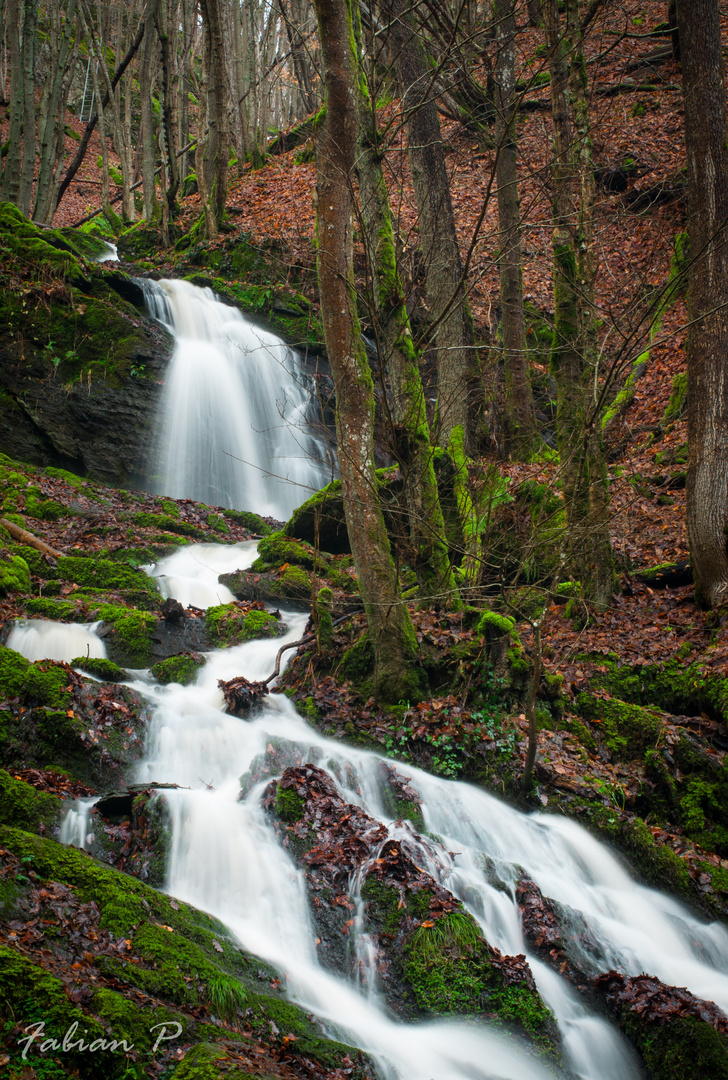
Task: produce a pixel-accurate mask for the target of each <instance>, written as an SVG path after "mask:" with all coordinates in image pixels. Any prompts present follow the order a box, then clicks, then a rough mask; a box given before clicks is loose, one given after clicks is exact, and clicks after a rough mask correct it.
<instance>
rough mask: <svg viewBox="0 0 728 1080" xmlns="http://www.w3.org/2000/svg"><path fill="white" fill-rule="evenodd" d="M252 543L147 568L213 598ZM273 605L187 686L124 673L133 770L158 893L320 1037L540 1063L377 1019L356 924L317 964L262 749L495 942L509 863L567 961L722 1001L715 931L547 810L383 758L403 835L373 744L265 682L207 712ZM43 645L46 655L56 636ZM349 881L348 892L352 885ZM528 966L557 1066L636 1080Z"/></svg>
mask: <svg viewBox="0 0 728 1080" xmlns="http://www.w3.org/2000/svg"><path fill="white" fill-rule="evenodd" d="M254 555H255V546H254V544H252V543H248V544H242V545H237V546H235V547H230V546H226V547H224V546H218V545H209V544H205V545H197V546H193V545H191V546H189V547H187V548H185V549H182V550H180V551H179V552H177V553H176V554H174V555H172V556H170V557H169V558H168V559H165V560H163V561H162V562H161V563H160V564H158V565H157V566H156V567H155V568H154V570H153V573H154V576H155V577H156V578H157V579H158V580H159V582H160V585H161V587H162V591H163V592H164V593H165V594H166V595H172V596H176V597H177V598H179V599H181V600H182V601H183V602H186V601H188V600H189V598H190V597H194V602H195V603H196V604H199V605H200V606H206V605H209V604H215V603H219V602H220V587H219V585H218V584H217V582H216V576H217V574H218V573H220V572H221V570H225V569H230V568H232V567H233V566H245V565H249V563H250V561H251V560H252V559H253V558H254ZM284 617H285V620H286V622H287V623H288V626H289V629H288V634H287V637H286V638H283V639H280V638H278V639H274V640H262V641H253V642H248V643H246V644H244V645H239V646H235V647H232V648H228V649H224V650H217V651H215V652H213V653H211V654H209V656H208V661H207V664H206V665H205V667H203V668H202V669H201V672H200V675H199V677H198V680H197V683H196V684H195V685H192V686H189V687H181V686H178V685H171V686H157V685H153V684H150V682H149V681H148V680H147V681H137V682H134V683H132V684H131V685H132V686H133V687H134V688H135V689H136V690H137V691H139V692H140V693H142V694H145V695H146V696H147V697H148V698H149V700H150V703H151V705H152V707H153V719H152V723H151V726H150V729H149V737H148V747H147V753H146V757H145V759H144V761H143V762H142V763H141V765H140V766H139V769H138V776H137V779H138V780H139V781H140V782H143V783H148V782H150V781H152V780H157V781H161V782H166V783H169V782H175V783H177V784H180V785H183V787H181V788H179V789H175V790H168V791H166V792H165V795H166V798H167V802H168V805H169V808H170V814H171V818H172V845H171V854H170V863H169V868H168V879H167V886H166V887H167V891H168V892H169V893H171V894H172V895H174V896H177V897H179V898H180V899H183V900H186V901H188V902H190V903H192V904H195V905H196V906H197V907H199V908H202V909H204V910H206V911H208V912H210V913H211V914H213V915H215V916H217V917H218V918H219V919H221V920H222V921H223V922H225V923H226V924H227V925H228V926H229V928H230V930H231V931H232V932H233V933H234V934H235V935H236V936H237V937H238V938H239V940H240V941H241V943H242V944H243V946H244V947H246V948H247V949H249V950H250V951H251V952H253V953H256V954H257V955H259V956H261V957H263V958H265V959H266V960H268V961H269V962H270V963H272V964H274V965H276V966H277V967H279V968H280V969H281V970H282V971H283V972H285V974H286V978H287V987H288V990H289V993H290V994H291V996H292V997H293V998H294V999H295V1000H296V1001H298V1002H299V1003H300V1004H301V1005H303V1006H304V1007H305V1008H307V1009H308V1010H310V1011H311V1012H314V1013H316V1014H317V1015H318V1016H319V1017H321V1019H322V1020H323V1022H324V1023H325V1025H326V1026H327V1028H328V1029H329V1030H330V1032H331V1034H332V1035H334V1036H337V1037H339V1038H342V1039H344V1040H345V1041H348V1042H350V1043H353V1044H355V1045H358V1046H360V1047H361V1048H362V1049H364V1050H365V1051H367V1052H368V1053H369V1054H370V1055H371V1056H372V1058H373V1059H374V1060H375V1061H376V1062H377V1067H378V1070H379V1073H380V1074H381V1077H383V1078H384V1080H395V1078H399V1080H485V1078H508V1080H542V1078H543V1080H545V1078H546V1077H547V1076H552V1075H553V1073H552V1072H550V1071H548V1070H547V1069H546V1068H545V1066H543V1065H542V1064H541V1063H539V1062H538V1061H537V1060H536V1059H535V1058H534V1057H533V1056H532V1055H530V1054H529V1053H528V1052H527V1048H525V1047H524V1046H522V1045H521V1044H519V1043H518V1041H516V1040H514V1039H513V1038H509V1037H507V1036H505V1035H504V1034H503V1033H499V1032H498V1031H496V1030H494V1029H492V1028H490V1027H488V1026H486V1025H481V1026H476V1025H473V1024H465V1023H462V1022H457V1021H448V1022H445V1021H443V1022H438V1023H427V1024H417V1025H407V1024H402V1023H397V1022H395V1021H393V1020H392V1019H390V1018H389V1017H388V1016H387V1014H386V1013H385V1011H384V1009H383V1006H382V1003H381V999H380V997H379V994H378V991H377V985H376V973H375V972H374V971H373V968H372V964H371V951H370V947H369V945H370V943H369V942H368V940H367V938H366V935H364V934H363V933H362V921H361V920H360V919H357V918H355V919H354V925H353V927H352V934H353V936H354V940H353V942H352V955H353V956H354V957H355V959H356V960H357V961H358V963H357V964H356V965H355V967H356V969H357V970H356V971H355V974H354V976H353V978H352V981H346V980H345V979H343V978H341V977H337V976H335V975H332V974H330V973H329V972H328V971H325V970H324V969H323V968H322V967H321V966H320V965H319V963H318V960H317V956H316V945H315V935H314V931H313V929H312V925H311V919H310V917H309V909H308V901H307V897H306V890H305V886H304V881H303V877H302V875H301V873H300V872H299V870H298V869H297V868H296V867H295V865H294V864H293V862H292V861H291V860H290V858H289V856H288V854H287V853H286V851H285V850H284V849H283V848H282V847H281V845H280V843H279V841H278V838H277V836H276V833H275V831H274V829H273V827H272V825H271V823H270V821H269V819H268V818H267V816H266V814H265V813H264V811H263V809H262V807H261V794H262V791H263V788H264V786H265V784H266V783H267V780H268V778H266V780H264V781H262V782H260V783H258V782H256V781H255V780H254V777H256V776H259V775H260V773H261V766H262V765H264V764H265V762H266V761H268V762H269V763H270V769H271V772H270V775H272V776H276V775H280V771H281V769H282V768H283V767H286V766H287V765H288V764H291V765H293V764H299V763H306V762H311V763H313V764H317V765H318V766H319V767H321V768H324V769H326V770H327V771H328V772H329V773H330V774H331V776H332V777H333V778H334V779H335V781H336V783H337V785H338V787H339V790H340V792H341V794H342V796H343V798H344V799H345V800H346V801H348V802H350V803H355V804H358V805H360V806H362V807H363V808H364V809H365V810H366V811H367V813H368V814H370V815H371V816H372V817H373V818H375V819H376V820H378V821H380V822H382V823H383V824H384V825H385V826H386V827H387V829H388V831H389V835H390V836H391V837H392V838H393V839H395V840H399V841H400V842H402V841H407V842H408V843H409V844H410V847H411V845H413V844H415V845H419V846H418V847H417V848H416V851H417V864H418V865H420V866H422V867H423V868H424V869H426V870H427V871H428V872H429V873H430V874H432V876H433V877H434V878H435V879H436V880H438V881H439V882H441V883H442V884H443V885H444V886H446V887H447V888H448V889H450V890H451V891H452V892H453V893H454V894H455V895H456V896H457V897H458V898H459V899H461V900H462V902H463V903H464V905H465V906H466V908H467V909H468V910H469V911H470V912H471V914H472V915H473V916H474V918H475V919H476V920H477V921H478V923H479V925H480V926H481V928H482V930H483V933H484V935H485V937H486V938H487V940H488V941H489V942H490V944H491V945H493V946H495V947H497V948H499V949H500V950H501V951H502V952H504V953H507V954H511V955H513V954H517V953H521V952H525V953H526V955H527V956H528V948H527V946H526V944H525V942H524V939H523V936H522V931H521V923H520V917H519V912H518V908H517V906H516V904H515V900H514V885H515V882H516V881H517V878H518V873H519V868H523V870H524V871H525V872H526V874H527V875H528V876H529V877H530V878H532V879H533V880H534V881H535V882H536V883H537V885H538V886H539V888H540V889H541V890H542V892H543V893H544V895H546V896H548V897H551V898H553V899H554V900H556V901H558V902H559V903H560V904H562V905H564V906H565V908H570V909H571V910H572V911H573V912H574V917H575V918H576V919H581V920H583V923H584V924H585V925H586V927H588V930H589V936H590V940H591V945H590V947H589V951H588V952H587V951H584V954H583V956H581V957H580V966H581V967H582V968H583V969H584V970H585V971H587V972H591V973H592V974H597V973H598V972H601V971H606V970H609V969H610V968H616V969H618V970H621V971H623V972H626V973H628V974H638V973H640V972H642V971H646V972H648V973H650V974H654V975H657V976H658V977H659V978H661V979H662V980H663V981H664V982H666V983H668V984H671V985H679V986H687V987H688V988H689V989H690V990H691V991H692V992H693V993H694V994H696V995H697V996H698V997H701V998H706V999H709V1000H712V1001H715V1002H716V1003H717V1004H718V1005H719V1006H720V1007H722V1008H723V1009H724V1010H728V933H727V932H726V930H725V929H724V928H723V927H721V926H720V925H718V924H710V925H708V924H704V923H701V922H699V921H698V920H696V919H695V918H694V917H693V916H692V915H691V914H690V913H689V912H688V911H687V909H685V908H683V907H682V905H681V904H679V903H678V902H676V901H674V900H672V899H671V898H669V897H667V896H665V895H663V894H660V893H658V892H655V891H654V890H651V889H647V888H645V887H643V886H641V885H638V884H637V883H636V882H635V881H634V880H633V879H632V878H631V877H630V876H629V874H628V873H627V872H626V871H625V870H624V868H623V867H622V865H621V864H620V863H619V862H618V861H617V859H615V857H614V856H613V855H611V854H610V853H609V851H608V850H607V849H606V848H605V847H603V846H602V845H601V844H599V843H598V842H597V841H596V840H595V839H593V838H592V837H591V836H590V835H589V834H588V833H586V832H585V831H584V830H583V829H582V828H581V827H580V826H578V825H576V824H575V823H573V822H571V821H568V820H565V819H563V818H557V817H552V816H550V815H547V814H534V815H530V816H527V815H525V814H522V813H520V812H518V811H517V810H514V809H513V808H511V807H509V806H507V805H505V804H504V803H501V802H499V801H498V800H497V799H496V798H494V797H493V796H490V795H488V794H486V793H485V792H483V791H480V790H478V789H476V788H474V787H471V786H470V785H467V784H462V783H457V782H455V781H447V780H441V779H439V778H436V777H434V776H430V775H429V774H427V773H424V772H421V771H420V770H418V769H415V768H412V767H410V766H400V768H401V769H402V770H403V771H404V772H405V773H406V775H407V776H408V777H410V778H411V779H410V783H411V784H412V786H414V788H415V789H416V790H417V792H418V794H419V795H420V797H421V799H422V813H423V817H424V821H425V826H426V831H427V833H428V835H429V837H430V839H427V840H426V841H424V840H423V841H421V842H420V841H417V840H416V839H415V838H414V837H413V834H412V832H411V830H410V828H409V826H408V825H407V824H403V823H402V822H392V821H391V820H390V817H389V814H388V813H387V810H386V801H385V798H386V794H385V792H384V791H383V789H382V776H381V762H382V759H381V758H380V757H379V756H378V755H377V754H374V753H371V752H368V751H363V750H358V749H353V748H350V747H346V746H343V745H341V744H340V743H338V742H333V741H331V740H329V739H326V738H324V737H323V736H321V735H320V734H318V733H317V732H316V731H314V730H312V729H311V728H309V727H308V725H307V724H306V723H305V721H304V720H303V719H302V718H301V717H300V716H299V715H298V714H297V713H296V711H295V709H294V707H293V705H292V704H291V702H290V701H289V700H288V698H286V697H285V696H283V695H272V696H271V697H269V698H267V699H265V700H264V703H263V705H262V706H261V707H260V709H259V711H258V713H257V715H255V717H254V718H253V719H252V720H251V721H250V722H242V721H240V720H238V719H236V718H234V717H232V716H230V715H228V714H227V713H225V712H223V710H222V705H223V701H222V695H221V692H220V690H219V688H218V680H219V679H230V678H232V677H234V676H236V675H240V674H245V676H246V677H247V678H249V679H260V678H265V677H266V676H267V675H268V674H269V673H270V671H271V670H272V667H273V661H274V657H275V654H276V651H277V650H278V648H279V647H280V645H281V643H285V641H287V640H295V639H297V638H298V637H300V636H301V633H302V629H303V625H304V622H305V618H306V616H305V615H303V614H301V613H298V612H287V613H284ZM73 629H74V628H73V627H63V631H64V632H69V633H70V632H72V631H73ZM46 641H47V642H51V641H52V639H51V637H50V636H48V637H47V638H46ZM15 647H16V648H19V649H20V651H22V649H23V647H24V641H23V640H21V639H20V638H17V639H16V645H15ZM55 647H56V648H57V649H59V650H61V642H60V639H56V641H55ZM65 652H66V653H67V652H68V649H67V648H66V649H65ZM281 762H284V763H285V764H284V765H282V764H281ZM184 787H186V788H188V790H184ZM89 802H90V801H89V800H84V801H82V802H80V803H79V804H78V805H76V806H75V807H74V808H73V810H71V811H70V812H69V814H68V815H67V818H66V821H65V823H64V826H63V839H64V840H65V841H66V842H71V843H76V844H78V845H79V846H84V845H85V844H86V841H87V839H88V836H87V834H88V828H89V824H88V810H89ZM453 852H457V854H453ZM486 863H487V866H488V871H487V873H486V870H485V864H486ZM351 892H352V896H353V898H354V900H355V901H356V899H357V896H358V883H357V882H356V881H353V882H352V883H351ZM529 963H530V965H531V969H532V971H533V975H534V978H535V980H536V983H537V986H538V989H539V991H540V993H541V995H542V997H543V999H544V1001H545V1002H546V1003H547V1004H548V1006H549V1007H550V1008H551V1009H552V1011H553V1013H554V1015H555V1016H556V1018H557V1021H558V1024H559V1031H560V1035H561V1039H562V1044H563V1049H564V1071H563V1075H564V1076H569V1077H572V1078H579V1080H637V1078H638V1077H639V1076H640V1070H639V1067H638V1065H637V1064H636V1063H635V1061H634V1059H633V1055H632V1053H631V1051H630V1050H629V1048H628V1047H627V1046H626V1045H625V1043H624V1042H623V1040H622V1038H621V1036H620V1035H619V1034H618V1033H617V1031H616V1030H615V1029H614V1028H613V1027H612V1026H611V1025H610V1024H608V1023H607V1022H606V1021H605V1020H604V1019H603V1018H602V1017H600V1016H597V1015H596V1014H594V1013H592V1012H590V1011H589V1010H588V1008H587V1007H586V1006H585V1004H584V1003H583V1002H582V1001H581V1000H580V999H579V998H578V997H577V995H576V993H575V991H573V990H572V989H571V987H570V986H569V985H568V984H567V983H566V982H565V980H564V979H563V978H561V976H559V975H558V974H556V973H555V972H553V971H552V970H551V969H549V968H547V967H545V966H544V965H543V963H541V962H540V961H539V960H538V959H537V958H536V957H534V956H529Z"/></svg>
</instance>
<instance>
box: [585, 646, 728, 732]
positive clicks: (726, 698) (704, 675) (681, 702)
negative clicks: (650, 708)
mask: <svg viewBox="0 0 728 1080" xmlns="http://www.w3.org/2000/svg"><path fill="white" fill-rule="evenodd" d="M594 659H596V660H598V665H599V670H597V671H595V672H594V673H593V674H592V676H591V677H590V685H591V686H594V687H599V688H601V689H604V690H607V691H608V692H609V693H610V694H613V695H614V696H615V697H618V698H620V699H621V700H622V701H628V702H630V703H632V704H634V705H656V706H657V707H658V708H660V709H664V710H665V712H670V713H673V714H675V715H677V716H695V715H697V714H699V713H701V712H707V713H708V714H709V715H710V716H712V717H714V718H715V719H716V720H722V721H723V722H724V723H726V722H728V678H727V677H725V676H724V675H722V674H721V673H714V672H705V671H703V670H702V668H701V667H700V665H699V664H696V663H693V664H686V663H685V661H684V660H683V659H681V658H680V657H679V656H678V657H675V658H673V659H672V660H669V661H668V662H667V663H666V664H636V665H634V666H632V667H630V666H627V665H621V664H619V663H618V661H616V660H614V659H609V658H605V657H603V656H601V655H600V656H598V657H595V658H594Z"/></svg>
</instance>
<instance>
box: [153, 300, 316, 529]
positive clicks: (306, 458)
mask: <svg viewBox="0 0 728 1080" xmlns="http://www.w3.org/2000/svg"><path fill="white" fill-rule="evenodd" d="M142 285H143V287H144V290H145V294H146V297H147V306H148V308H149V310H150V313H151V314H152V315H153V316H154V317H155V318H157V319H159V320H160V322H162V323H164V324H165V325H166V326H167V328H168V329H169V330H170V332H171V333H172V334H173V335H174V338H175V349H174V355H173V357H172V360H171V362H170V366H169V369H168V371H167V374H166V377H165V382H164V389H163V392H162V401H161V405H160V410H159V416H158V420H157V429H156V433H155V436H154V440H153V445H152V450H151V454H150V464H149V487H150V489H151V490H153V491H155V492H157V493H159V494H163V495H169V496H171V497H173V498H178V499H185V498H186V499H195V500H197V501H199V502H204V503H208V504H212V505H214V506H227V507H236V508H238V509H241V510H253V509H254V510H255V511H256V513H258V514H263V515H270V516H272V517H275V518H278V519H281V520H285V519H286V518H288V517H289V516H290V514H291V512H292V511H293V510H294V509H295V508H296V507H297V506H300V504H301V503H302V502H304V500H305V499H306V498H308V496H309V495H310V494H312V493H313V492H314V491H318V490H319V488H321V487H323V485H324V484H325V483H327V482H328V480H330V479H331V466H330V464H329V458H330V455H329V453H328V451H327V449H326V447H325V445H324V443H323V441H322V440H321V439H319V438H317V437H316V436H315V435H314V434H313V432H312V429H311V424H310V422H309V412H310V410H311V406H312V402H313V390H314V387H313V380H312V379H311V378H310V376H308V375H307V374H306V373H305V372H304V370H303V367H302V364H301V361H300V358H299V357H298V356H297V354H296V353H295V352H294V351H293V350H292V349H289V348H288V346H287V345H285V344H284V342H282V341H281V340H280V338H277V337H276V336H275V335H274V334H271V333H269V332H268V331H266V330H262V329H260V328H259V327H257V326H254V325H253V324H252V323H251V322H249V321H248V320H247V319H245V318H244V316H243V315H242V314H241V313H240V312H239V311H238V310H237V309H236V308H232V307H228V306H227V305H225V304H223V303H221V302H220V301H219V300H217V299H216V297H215V296H214V294H213V293H212V291H211V290H210V289H200V288H198V287H197V286H196V285H192V284H190V282H187V281H160V282H152V281H144V282H142Z"/></svg>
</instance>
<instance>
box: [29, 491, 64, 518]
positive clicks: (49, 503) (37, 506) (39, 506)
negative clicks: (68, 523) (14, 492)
mask: <svg viewBox="0 0 728 1080" xmlns="http://www.w3.org/2000/svg"><path fill="white" fill-rule="evenodd" d="M25 513H26V514H27V515H28V517H32V518H37V519H38V520H39V521H58V519H59V518H63V517H69V516H70V515H71V511H70V510H69V509H68V508H67V507H65V506H63V505H62V504H61V503H58V502H55V501H54V500H53V499H48V498H45V497H44V496H43V495H42V494H41V492H40V491H39V490H38V488H35V489H31V490H29V491H26V493H25Z"/></svg>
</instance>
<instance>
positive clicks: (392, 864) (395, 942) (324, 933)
mask: <svg viewBox="0 0 728 1080" xmlns="http://www.w3.org/2000/svg"><path fill="white" fill-rule="evenodd" d="M405 786H406V785H405ZM411 794H412V795H414V796H415V799H416V794H415V793H414V792H412V793H411ZM412 801H414V800H412ZM264 806H265V807H266V808H267V809H268V811H269V812H270V813H271V814H272V815H273V817H274V819H275V820H276V821H277V822H278V823H279V829H280V831H281V834H282V836H283V840H284V844H285V845H286V846H287V847H288V849H289V851H290V852H291V854H292V855H293V857H294V858H295V859H296V861H297V862H298V863H299V865H300V866H301V867H302V869H303V871H304V874H305V879H306V883H307V886H308V888H309V890H310V893H311V896H312V898H315V899H314V900H313V903H312V917H313V919H314V922H315V925H316V930H317V937H318V951H319V958H320V960H321V962H322V963H323V964H324V966H327V967H330V968H332V969H333V970H336V971H338V972H339V973H341V974H349V972H350V969H351V968H352V966H353V964H354V963H355V949H354V948H353V946H352V944H351V936H352V935H353V934H355V933H356V932H357V931H356V930H355V929H354V928H353V927H352V923H353V920H352V912H353V911H355V910H356V901H357V897H356V895H355V893H352V885H351V883H352V882H353V881H361V880H362V879H363V884H362V886H361V899H362V900H363V901H365V906H364V911H363V915H364V918H363V927H362V931H361V932H365V933H367V934H368V935H369V937H370V939H371V940H372V941H373V942H374V944H375V948H376V952H377V956H376V960H375V962H374V966H375V968H376V970H377V971H378V972H379V973H380V977H381V984H382V991H383V993H384V995H385V997H386V1000H387V1003H388V1005H389V1006H390V1008H391V1009H392V1010H393V1011H395V1012H396V1013H397V1014H398V1015H400V1016H402V1017H405V1018H415V1017H423V1016H433V1015H439V1016H447V1015H454V1014H465V1015H472V1016H481V1017H483V1016H485V1017H488V1018H489V1019H491V1020H496V1021H497V1022H498V1023H501V1024H504V1025H506V1026H508V1027H510V1028H512V1029H513V1030H517V1031H518V1032H520V1033H521V1034H525V1035H526V1036H527V1037H529V1038H531V1039H533V1040H534V1041H535V1043H536V1045H537V1046H538V1047H539V1049H540V1050H544V1051H547V1052H549V1051H551V1050H553V1048H554V1039H555V1035H556V1026H555V1021H554V1018H553V1016H552V1014H551V1013H550V1011H549V1010H548V1009H547V1008H546V1006H545V1005H544V1003H543V1002H542V1001H541V999H540V997H539V995H538V992H537V991H536V988H535V984H534V982H533V977H532V975H531V972H530V969H529V967H528V964H527V963H526V960H525V957H523V956H519V957H504V956H502V955H501V954H500V953H499V952H498V951H497V950H496V949H492V948H491V947H490V946H489V945H488V944H487V942H486V941H485V939H484V937H483V935H482V932H481V930H480V928H479V927H478V925H477V923H476V922H475V920H474V919H473V917H472V916H471V915H470V914H469V913H468V912H466V911H465V910H464V909H463V906H462V904H461V903H460V901H458V900H457V899H456V898H455V897H454V896H453V895H452V893H450V892H449V891H448V890H447V889H444V888H443V887H442V886H441V885H439V884H438V883H437V882H436V881H435V880H434V879H433V878H432V877H431V876H430V875H429V874H427V873H426V872H424V871H423V870H422V869H420V867H419V866H417V864H416V862H415V848H414V847H413V848H412V852H411V853H409V852H408V850H407V849H408V845H407V842H406V840H402V839H401V838H400V839H398V840H397V842H395V841H393V840H391V839H389V838H388V831H387V829H386V828H385V826H384V825H381V824H380V823H378V822H376V821H374V820H373V819H372V818H371V817H369V815H368V814H366V813H365V812H364V811H363V810H362V809H361V807H359V806H353V805H350V804H347V803H345V802H344V800H343V799H342V798H341V796H340V795H339V793H338V791H337V788H336V785H335V783H334V782H333V780H332V779H331V777H330V776H329V775H328V774H327V773H326V772H324V771H323V770H322V769H319V768H317V767H315V766H314V765H311V764H308V765H302V766H294V767H292V768H288V769H286V770H285V772H284V773H283V776H282V777H281V779H280V780H279V781H273V783H271V784H270V785H269V786H268V788H267V789H266V792H265V795H264ZM375 856H376V857H375Z"/></svg>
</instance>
